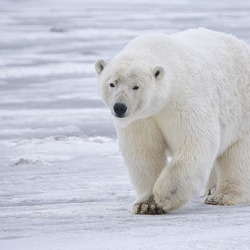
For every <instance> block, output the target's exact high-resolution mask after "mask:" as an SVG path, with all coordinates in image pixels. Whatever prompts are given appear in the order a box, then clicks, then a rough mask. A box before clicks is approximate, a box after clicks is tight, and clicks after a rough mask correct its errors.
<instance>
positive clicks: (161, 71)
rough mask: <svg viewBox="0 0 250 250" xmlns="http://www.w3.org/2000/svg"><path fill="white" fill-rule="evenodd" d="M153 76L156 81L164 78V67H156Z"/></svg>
mask: <svg viewBox="0 0 250 250" xmlns="http://www.w3.org/2000/svg"><path fill="white" fill-rule="evenodd" d="M152 73H153V76H154V78H155V80H157V81H158V80H160V79H162V78H163V76H164V75H165V70H164V68H163V67H162V66H156V67H154V69H153V71H152Z"/></svg>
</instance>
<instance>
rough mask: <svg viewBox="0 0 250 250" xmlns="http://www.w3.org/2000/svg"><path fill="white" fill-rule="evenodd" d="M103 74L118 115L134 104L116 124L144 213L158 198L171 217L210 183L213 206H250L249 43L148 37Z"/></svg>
mask: <svg viewBox="0 0 250 250" xmlns="http://www.w3.org/2000/svg"><path fill="white" fill-rule="evenodd" d="M96 70H97V72H98V74H99V92H100V95H101V96H102V98H103V100H104V102H105V103H106V104H107V105H108V106H109V108H110V110H111V112H112V113H113V114H114V111H113V106H114V104H115V103H117V102H119V103H121V102H122V103H124V104H125V105H126V106H127V112H126V113H125V117H124V118H114V120H115V125H116V130H117V134H118V139H119V144H120V148H121V151H122V154H123V157H124V159H125V162H126V165H127V166H128V169H129V173H130V176H131V179H132V183H133V185H134V187H135V189H136V192H137V199H136V201H135V204H136V205H137V207H138V204H140V203H142V202H145V201H147V200H148V199H149V198H150V197H151V196H152V195H153V196H154V199H155V202H156V204H157V206H159V207H161V208H163V209H164V211H165V212H168V211H171V210H173V209H176V208H179V207H181V206H183V205H184V204H185V203H186V202H188V200H190V199H191V198H192V197H193V196H194V195H195V194H197V193H198V192H199V191H200V190H201V189H202V187H203V186H204V185H205V184H206V182H207V181H208V179H209V182H208V186H207V190H208V191H207V194H208V197H207V199H206V203H208V204H221V205H234V204H239V203H245V202H249V201H250V50H249V48H248V47H247V45H246V44H245V43H244V42H243V41H240V40H238V39H237V38H235V37H233V36H231V35H227V34H223V33H219V32H214V31H210V30H207V29H202V28H199V29H193V30H187V31H184V32H180V33H176V34H172V35H165V34H145V35H141V36H139V37H137V38H135V39H134V40H132V41H131V42H130V43H129V44H128V45H127V46H126V47H125V48H124V49H123V50H122V51H121V52H120V53H119V54H118V55H117V56H116V57H115V58H114V59H113V60H111V61H110V62H109V63H108V62H105V61H103V60H101V61H98V62H97V63H96ZM157 70H159V72H158V73H159V74H156V75H157V77H156V75H155V73H156V72H157ZM111 82H112V83H114V84H115V87H113V88H111V87H110V86H109V84H110V83H111ZM133 86H138V87H139V89H138V90H133ZM167 149H169V150H170V151H171V155H172V161H171V162H170V163H169V164H167ZM212 169H213V171H212ZM211 172H212V173H211ZM210 173H211V176H210ZM209 176H210V178H209ZM209 190H210V191H211V190H213V192H210V191H209ZM135 212H136V211H135Z"/></svg>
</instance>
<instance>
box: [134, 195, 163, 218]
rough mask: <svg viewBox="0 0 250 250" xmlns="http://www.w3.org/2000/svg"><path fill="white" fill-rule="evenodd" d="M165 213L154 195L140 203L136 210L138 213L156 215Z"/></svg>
mask: <svg viewBox="0 0 250 250" xmlns="http://www.w3.org/2000/svg"><path fill="white" fill-rule="evenodd" d="M165 213H166V212H165V211H164V210H163V209H162V208H161V207H158V206H157V204H156V202H155V200H154V197H153V196H151V197H150V198H149V200H148V201H146V202H143V203H141V204H139V205H138V207H137V211H136V214H151V215H156V214H165Z"/></svg>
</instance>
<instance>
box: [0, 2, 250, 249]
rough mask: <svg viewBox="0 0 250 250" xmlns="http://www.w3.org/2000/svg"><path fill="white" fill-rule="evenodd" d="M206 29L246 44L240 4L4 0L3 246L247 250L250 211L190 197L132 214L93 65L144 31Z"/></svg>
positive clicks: (0, 108)
mask: <svg viewBox="0 0 250 250" xmlns="http://www.w3.org/2000/svg"><path fill="white" fill-rule="evenodd" d="M199 26H203V27H207V28H212V29H215V30H221V31H224V32H228V33H232V34H234V35H236V36H238V37H240V38H243V39H245V40H246V41H248V42H250V33H249V28H250V3H249V1H248V0H241V1H236V2H235V1H233V0H228V1H215V0H213V1H208V0H206V1H198V0H178V1H164V0H156V1H154V2H153V3H152V1H149V0H147V1H142V0H140V1H132V0H127V1H121V0H120V1H112V0H109V1H108V0H105V1H101V0H92V1H80V0H72V1H70V0H60V1H59V0H55V1H52V0H44V1H35V0H20V1H14V0H9V1H5V0H1V1H0V31H1V39H0V154H1V158H0V170H1V178H0V249H1V250H7V249H8V250H16V249H25V250H29V249H32V250H40V249H41V250H48V249H52V250H59V249H60V250H64V249H65V250H66V249H67V250H74V249H84V250H85V249H86V250H87V249H93V250H99V249H100V250H101V249H118V250H121V249H157V250H158V249H168V250H169V249H220V250H221V249H237V250H238V249H242V250H243V249H250V226H249V225H250V208H249V206H248V205H244V206H235V207H219V206H208V205H204V204H203V203H202V199H203V198H202V197H196V198H195V199H193V200H192V201H190V203H189V204H188V205H187V206H186V207H184V208H182V209H179V210H176V211H173V212H172V213H170V214H167V215H159V216H150V215H145V216H139V215H137V216H136V215H132V214H131V213H130V209H131V205H132V203H133V200H134V199H135V193H134V190H133V187H132V186H131V183H130V180H129V177H128V174H127V170H126V167H125V165H124V162H123V160H122V157H121V154H120V152H119V150H118V145H117V139H116V135H115V130H114V127H113V123H112V117H111V115H110V114H109V111H108V110H107V109H106V108H105V107H104V105H103V104H102V102H101V100H100V98H99V97H98V94H97V90H96V76H95V72H94V66H93V64H94V61H95V60H97V59H99V58H105V59H109V58H111V57H112V56H113V55H115V54H116V53H117V52H118V51H119V50H120V49H121V48H122V47H123V46H124V45H125V44H126V42H128V41H129V40H130V39H131V38H133V37H134V36H136V35H139V34H141V33H144V32H152V31H154V32H155V31H160V32H166V33H169V32H175V31H179V30H183V29H186V28H191V27H199Z"/></svg>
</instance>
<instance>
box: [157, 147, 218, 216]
mask: <svg viewBox="0 0 250 250" xmlns="http://www.w3.org/2000/svg"><path fill="white" fill-rule="evenodd" d="M197 151H199V153H197V152H195V151H189V150H187V149H186V150H185V151H183V152H179V153H177V154H176V155H175V156H174V157H173V160H172V161H171V163H170V165H169V166H168V167H166V168H164V169H163V170H162V172H161V174H160V176H159V178H158V179H157V181H156V183H155V185H154V189H153V196H154V200H155V203H156V205H157V206H158V207H159V208H161V209H162V210H163V211H164V213H168V212H169V211H171V210H174V209H177V208H180V207H182V206H183V205H185V204H186V203H187V202H188V201H189V200H190V199H191V198H192V197H193V196H194V195H195V194H197V193H198V192H199V191H201V189H202V187H203V186H204V183H205V181H206V180H207V178H208V175H209V172H210V170H211V168H212V164H213V161H214V158H215V154H212V153H211V152H210V153H208V152H206V153H205V152H204V151H203V150H201V149H197ZM202 151H203V153H202Z"/></svg>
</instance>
